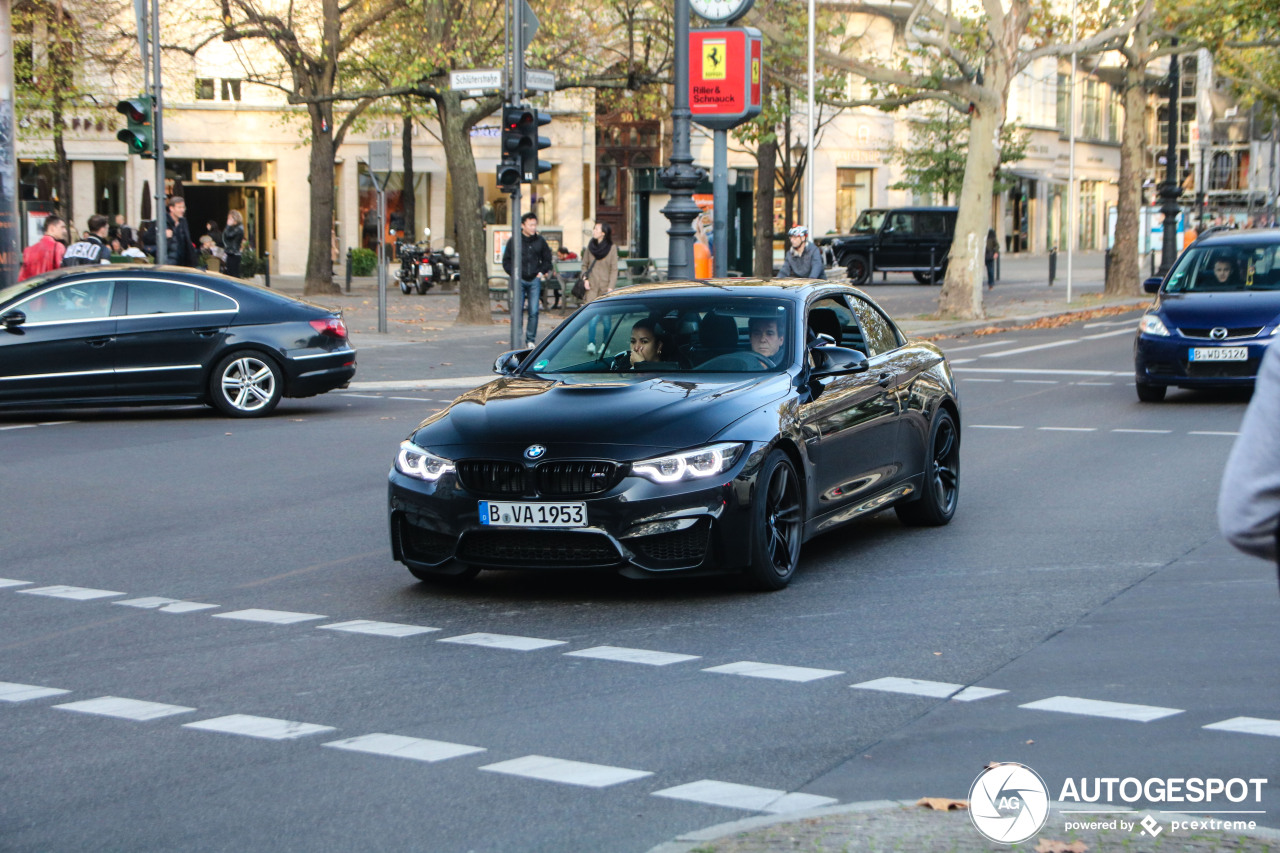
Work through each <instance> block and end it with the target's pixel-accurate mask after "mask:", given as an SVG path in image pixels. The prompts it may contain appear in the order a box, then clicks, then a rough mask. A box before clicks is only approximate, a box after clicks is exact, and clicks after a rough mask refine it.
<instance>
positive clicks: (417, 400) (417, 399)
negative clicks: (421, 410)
mask: <svg viewBox="0 0 1280 853" xmlns="http://www.w3.org/2000/svg"><path fill="white" fill-rule="evenodd" d="M387 399H388V400H410V401H412V402H414V403H434V402H435V400H428V399H427V398H426V397H388V398H387Z"/></svg>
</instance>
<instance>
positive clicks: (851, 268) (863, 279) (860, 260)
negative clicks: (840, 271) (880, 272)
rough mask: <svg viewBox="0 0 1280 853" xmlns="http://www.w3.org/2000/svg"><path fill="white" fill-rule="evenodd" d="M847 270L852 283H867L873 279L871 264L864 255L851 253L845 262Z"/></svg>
mask: <svg viewBox="0 0 1280 853" xmlns="http://www.w3.org/2000/svg"><path fill="white" fill-rule="evenodd" d="M845 272H846V273H847V274H848V276H849V282H850V283H851V284H866V283H867V281H869V280H870V279H871V264H869V263H867V259H866V258H864V257H863V256H862V255H850V256H849V257H848V259H847V261H846V263H845Z"/></svg>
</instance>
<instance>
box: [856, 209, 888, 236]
mask: <svg viewBox="0 0 1280 853" xmlns="http://www.w3.org/2000/svg"><path fill="white" fill-rule="evenodd" d="M884 216H885V211H883V210H864V211H862V213H860V214H858V219H857V221H856V222H854V223H853V227H852V228H850V229H849V233H850V234H874V233H876V232H877V231H879V230H880V223H881V222H884Z"/></svg>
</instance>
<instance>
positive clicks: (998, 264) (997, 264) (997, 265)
mask: <svg viewBox="0 0 1280 853" xmlns="http://www.w3.org/2000/svg"><path fill="white" fill-rule="evenodd" d="M1002 254H1004V253H1003V252H996V281H999V280H1000V256H1001V255H1002Z"/></svg>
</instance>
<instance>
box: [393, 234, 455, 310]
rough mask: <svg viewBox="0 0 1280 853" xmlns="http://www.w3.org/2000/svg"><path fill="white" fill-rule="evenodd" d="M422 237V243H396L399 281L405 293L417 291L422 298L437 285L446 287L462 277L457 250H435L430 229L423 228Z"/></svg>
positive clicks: (397, 276) (402, 291)
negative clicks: (398, 259) (398, 258)
mask: <svg viewBox="0 0 1280 853" xmlns="http://www.w3.org/2000/svg"><path fill="white" fill-rule="evenodd" d="M422 236H423V241H422V242H421V243H409V242H407V241H397V242H396V251H397V253H398V254H399V257H400V269H399V270H397V271H396V280H397V281H399V282H400V292H401V293H405V294H408V293H412V292H413V291H415V290H416V291H417V292H418V294H419V295H421V294H424V293H426V292H427V291H428V290H430V289H431V288H432V287H434V286H435V285H437V284H439V285H442V286H443V285H444V284H445V283H446V282H457V281H458V280H459V279H460V278H461V277H462V276H461V273H460V272H459V270H458V266H457V252H455V251H454V250H453V247H452V246H445V247H444V249H432V248H431V229H430V228H423V229H422Z"/></svg>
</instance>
